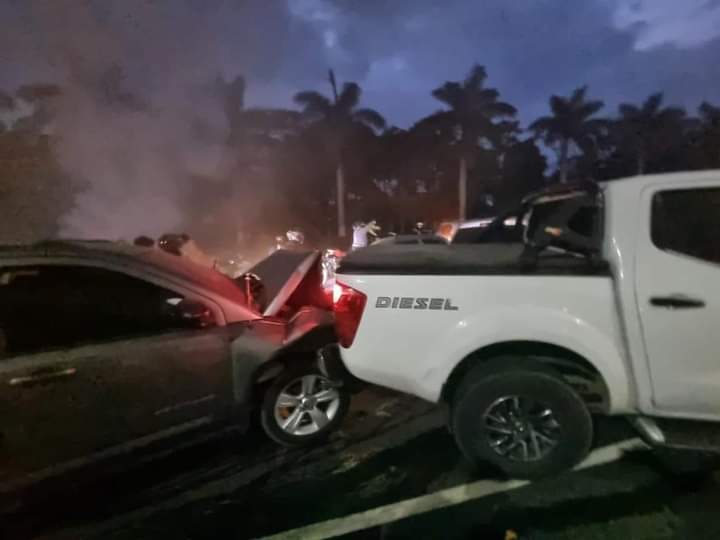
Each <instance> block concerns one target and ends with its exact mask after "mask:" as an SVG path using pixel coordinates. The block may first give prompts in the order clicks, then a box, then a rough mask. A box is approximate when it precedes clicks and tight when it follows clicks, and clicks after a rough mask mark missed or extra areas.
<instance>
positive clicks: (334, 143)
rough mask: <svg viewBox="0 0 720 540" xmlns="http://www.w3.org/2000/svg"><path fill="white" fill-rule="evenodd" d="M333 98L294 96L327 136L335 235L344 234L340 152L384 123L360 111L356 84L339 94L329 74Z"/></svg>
mask: <svg viewBox="0 0 720 540" xmlns="http://www.w3.org/2000/svg"><path fill="white" fill-rule="evenodd" d="M329 75H330V76H329V80H330V87H331V89H332V97H330V98H328V97H326V96H324V95H323V94H321V93H319V92H315V91H304V92H298V93H297V94H295V103H297V104H298V105H300V107H301V108H302V112H303V115H305V117H306V118H307V119H308V121H310V122H311V123H313V124H315V125H316V127H320V128H321V129H322V130H323V132H324V133H325V134H326V136H327V139H326V140H327V141H328V143H329V144H328V146H330V150H331V152H332V155H333V156H334V158H335V163H336V169H335V180H336V206H337V232H338V236H340V237H344V236H345V235H346V234H347V229H346V222H345V171H344V168H343V155H342V154H343V151H344V149H345V145H346V144H347V142H348V140H349V138H350V137H351V136H352V135H353V133H354V132H356V131H357V129H358V128H365V129H369V130H371V131H372V132H373V133H374V132H375V130H379V129H382V128H384V127H385V119H384V118H383V117H382V115H381V114H380V113H379V112H377V111H375V110H374V109H359V108H358V105H359V104H360V97H361V95H362V90H361V88H360V86H358V84H357V83H354V82H346V83H345V84H344V85H343V87H342V90H341V91H340V92H338V89H337V84H336V82H335V75H334V73H333V72H332V70H331V71H330V74H329Z"/></svg>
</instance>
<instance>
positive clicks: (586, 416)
mask: <svg viewBox="0 0 720 540" xmlns="http://www.w3.org/2000/svg"><path fill="white" fill-rule="evenodd" d="M510 218H515V219H510ZM334 296H335V298H334V300H335V310H336V333H337V335H338V338H339V341H340V344H341V345H342V350H341V356H342V358H343V361H344V364H345V366H346V367H347V369H348V370H349V371H350V372H351V373H352V374H353V375H355V376H356V377H357V378H359V379H362V380H365V381H369V382H372V383H375V384H379V385H383V386H387V387H390V388H394V389H396V390H400V391H403V392H407V393H410V394H414V395H416V396H419V397H421V398H424V399H426V400H430V401H433V402H443V403H446V404H447V405H448V406H449V412H450V415H449V423H450V428H451V430H452V432H453V433H454V436H455V438H456V440H457V444H458V445H459V447H460V449H461V450H462V451H463V453H464V454H465V455H466V456H467V457H468V458H469V459H471V460H473V461H478V460H485V461H490V462H492V463H494V464H495V465H496V466H498V467H500V468H501V469H503V470H504V471H505V472H506V473H507V474H509V475H510V476H514V477H519V478H531V477H536V476H541V475H547V474H552V473H555V472H558V471H561V470H563V469H565V468H568V467H571V466H573V465H574V464H575V463H577V462H578V461H580V460H581V459H582V458H583V457H584V456H585V455H586V453H587V452H588V451H589V449H590V447H591V445H592V439H593V416H592V415H593V414H604V415H626V416H628V417H630V418H631V419H632V420H633V424H634V425H635V426H636V428H637V429H638V431H639V432H640V434H641V435H642V436H644V438H645V439H646V440H647V441H648V442H651V443H653V444H656V445H667V446H674V447H685V448H696V449H710V448H717V447H718V446H720V444H718V442H717V441H718V440H720V437H717V436H716V434H720V424H717V422H720V171H706V172H694V173H679V174H667V175H657V176H645V177H637V178H629V179H623V180H617V181H613V182H608V183H605V184H600V185H588V186H565V187H562V188H560V189H555V190H548V191H544V192H541V193H538V194H535V195H532V196H530V197H528V198H527V199H525V201H524V202H523V204H522V206H521V208H519V209H517V210H516V211H515V212H513V213H509V214H506V215H502V216H499V217H498V218H497V220H496V221H495V222H494V223H493V224H492V225H491V226H490V227H488V228H487V231H485V232H484V233H483V234H482V235H479V237H478V238H477V239H476V243H474V244H465V245H460V244H451V245H407V246H405V245H389V246H376V247H370V248H367V249H364V250H359V251H357V252H355V253H352V254H351V255H349V256H347V257H346V258H345V259H344V260H343V262H342V263H341V266H340V268H339V269H338V273H337V284H336V288H335V295H334Z"/></svg>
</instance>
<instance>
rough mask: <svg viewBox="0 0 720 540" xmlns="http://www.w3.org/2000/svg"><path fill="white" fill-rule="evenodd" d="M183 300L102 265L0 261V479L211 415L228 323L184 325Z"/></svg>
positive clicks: (223, 373) (219, 394)
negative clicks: (1, 265)
mask: <svg viewBox="0 0 720 540" xmlns="http://www.w3.org/2000/svg"><path fill="white" fill-rule="evenodd" d="M180 300H182V295H180V294H178V293H177V292H175V291H173V290H169V289H166V288H163V287H159V286H157V285H155V284H152V283H149V282H146V281H144V280H141V279H137V278H135V277H131V276H128V275H125V274H123V273H120V272H116V271H111V270H107V269H101V268H94V267H83V266H48V265H44V266H35V267H23V268H12V269H10V268H6V269H2V270H0V328H2V330H3V334H4V339H3V341H4V347H5V351H4V353H3V354H2V355H0V358H1V359H0V387H1V388H2V391H0V433H1V434H0V437H1V438H0V481H2V476H3V475H4V476H5V478H10V477H17V476H19V475H22V474H24V473H27V472H29V471H33V470H38V469H43V468H45V467H47V466H59V465H60V464H63V463H67V462H68V460H74V459H78V458H81V457H83V456H87V455H88V454H90V453H93V452H101V451H106V452H107V451H108V449H111V448H112V447H114V446H117V445H123V444H126V443H128V442H129V441H131V440H136V439H138V438H142V437H145V438H147V437H152V436H155V435H157V434H158V432H160V431H161V430H170V431H173V430H174V431H177V430H181V429H183V428H184V427H191V426H194V425H198V424H201V423H205V422H208V421H210V420H211V419H212V416H213V415H214V414H215V413H216V412H217V411H218V410H220V409H221V408H222V405H224V404H225V403H226V402H227V401H228V400H229V399H231V389H230V380H231V374H230V363H229V339H228V336H227V333H226V327H222V326H212V325H211V326H210V327H207V328H203V329H196V328H188V327H187V326H186V324H185V323H183V322H182V319H180V318H178V317H176V316H175V314H174V309H175V308H174V305H175V304H177V303H178V302H179V301H180Z"/></svg>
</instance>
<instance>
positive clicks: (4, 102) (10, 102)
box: [0, 90, 15, 133]
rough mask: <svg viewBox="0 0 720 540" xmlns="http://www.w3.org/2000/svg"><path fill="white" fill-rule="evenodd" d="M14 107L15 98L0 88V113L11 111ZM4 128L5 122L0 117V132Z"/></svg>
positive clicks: (3, 130) (2, 131)
mask: <svg viewBox="0 0 720 540" xmlns="http://www.w3.org/2000/svg"><path fill="white" fill-rule="evenodd" d="M14 108H15V100H14V99H13V97H12V96H11V95H10V94H6V93H5V92H3V91H2V90H0V113H2V112H6V111H12V110H13V109H14ZM6 129H7V127H6V126H5V123H4V122H3V121H2V120H1V119H0V133H4V132H5V130H6Z"/></svg>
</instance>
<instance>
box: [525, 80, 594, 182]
mask: <svg viewBox="0 0 720 540" xmlns="http://www.w3.org/2000/svg"><path fill="white" fill-rule="evenodd" d="M586 93H587V86H581V87H580V88H576V89H575V90H574V91H573V93H572V94H571V95H570V97H567V98H566V97H562V96H551V97H550V110H551V112H552V114H551V115H550V116H543V117H540V118H538V119H537V120H535V121H534V122H533V123H532V124H530V130H532V131H534V132H535V136H536V137H542V138H543V141H544V142H545V143H546V144H547V145H548V146H550V147H553V148H555V149H556V151H557V153H558V171H559V172H560V182H562V183H564V182H567V175H568V160H569V157H570V151H571V145H573V144H574V145H575V146H576V147H578V148H579V149H580V150H581V151H586V150H588V149H589V148H591V147H592V146H594V145H595V144H596V143H597V140H598V138H599V137H600V136H601V135H602V134H603V132H604V131H605V129H606V127H607V121H606V120H603V119H599V118H593V116H595V114H596V113H597V112H598V111H599V110H600V109H602V108H603V105H604V104H603V102H602V101H600V100H590V101H588V100H587V99H586Z"/></svg>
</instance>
